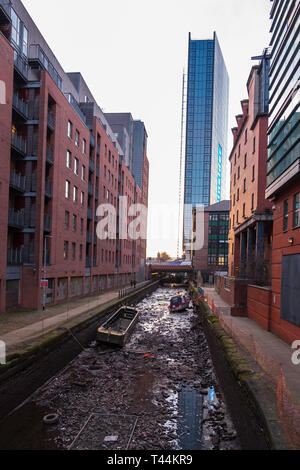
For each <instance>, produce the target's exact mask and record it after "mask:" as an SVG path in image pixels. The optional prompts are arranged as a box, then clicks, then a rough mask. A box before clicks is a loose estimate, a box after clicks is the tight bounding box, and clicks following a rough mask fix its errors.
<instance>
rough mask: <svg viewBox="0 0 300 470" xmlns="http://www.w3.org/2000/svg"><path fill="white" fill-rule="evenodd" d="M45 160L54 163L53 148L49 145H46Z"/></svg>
mask: <svg viewBox="0 0 300 470" xmlns="http://www.w3.org/2000/svg"><path fill="white" fill-rule="evenodd" d="M46 160H47V162H48V163H50V164H51V165H53V163H54V150H53V148H51V147H47V150H46Z"/></svg>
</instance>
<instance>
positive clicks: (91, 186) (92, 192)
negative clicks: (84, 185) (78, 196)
mask: <svg viewBox="0 0 300 470" xmlns="http://www.w3.org/2000/svg"><path fill="white" fill-rule="evenodd" d="M93 194H94V188H93V185H92V183H89V196H93Z"/></svg>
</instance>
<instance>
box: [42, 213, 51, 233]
mask: <svg viewBox="0 0 300 470" xmlns="http://www.w3.org/2000/svg"><path fill="white" fill-rule="evenodd" d="M44 230H46V231H47V232H51V230H52V220H51V217H50V215H48V214H45V215H44Z"/></svg>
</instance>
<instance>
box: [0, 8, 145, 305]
mask: <svg viewBox="0 0 300 470" xmlns="http://www.w3.org/2000/svg"><path fill="white" fill-rule="evenodd" d="M134 122H135V121H134ZM138 122H140V121H138ZM131 139H132V141H133V142H134V141H135V139H134V136H131ZM0 142H1V151H0V162H1V174H0V194H1V211H0V218H1V220H0V231H1V243H2V246H1V251H0V311H1V312H4V311H6V310H7V309H10V308H15V307H18V306H21V307H23V308H30V309H32V308H33V309H35V308H40V307H41V305H42V302H43V298H42V294H43V292H42V289H41V280H42V279H47V280H48V288H47V291H46V299H45V301H46V303H47V304H55V303H58V302H64V301H67V300H68V299H71V298H76V297H79V296H83V295H87V294H90V293H96V292H98V291H102V290H104V289H110V288H114V287H119V286H122V285H125V284H127V283H128V282H130V280H131V279H133V278H134V277H136V276H138V278H139V280H140V279H141V277H140V271H141V270H140V267H141V265H144V264H145V258H146V253H145V251H144V250H141V244H142V242H141V241H136V242H132V241H131V240H123V241H120V240H118V234H117V239H116V240H100V239H99V238H98V237H97V233H96V229H97V223H98V221H99V220H100V218H99V217H98V216H97V208H98V206H99V205H100V204H104V203H109V204H111V205H112V206H113V207H114V208H115V211H116V213H117V211H118V209H119V196H121V195H126V196H127V197H128V199H129V204H130V203H133V202H136V201H138V202H141V201H142V202H143V203H144V204H145V205H146V206H147V204H148V189H147V188H148V167H145V161H146V162H148V160H147V156H146V155H145V152H144V151H143V152H140V153H139V145H138V136H137V144H136V150H135V159H136V161H137V162H139V160H140V165H141V166H142V167H143V172H142V180H141V182H139V183H138V182H137V181H136V177H135V174H134V168H129V167H128V166H127V165H126V164H125V163H124V151H123V149H122V147H121V145H120V143H119V142H118V139H117V137H116V135H115V133H114V132H113V130H112V128H111V127H110V125H109V123H108V121H107V119H106V118H105V116H104V114H103V113H102V111H101V109H100V107H99V106H98V105H97V103H96V101H95V99H94V98H93V96H92V94H91V92H90V90H89V89H88V87H87V85H86V83H85V82H84V80H83V78H82V76H81V75H80V74H79V73H69V74H66V73H65V72H64V71H63V69H62V67H61V66H60V64H59V62H58V61H57V59H56V58H55V56H54V54H53V52H52V51H51V49H50V48H49V46H48V45H47V43H46V42H45V40H44V39H43V37H42V35H41V33H40V32H39V30H38V29H37V27H36V26H35V24H34V22H33V21H32V19H31V17H30V16H29V14H28V12H27V11H26V9H25V8H24V6H23V4H22V2H21V1H20V0H12V1H11V2H8V1H7V0H5V1H4V0H0ZM133 147H134V146H133ZM145 148H146V146H145ZM133 151H134V149H132V152H133ZM143 243H144V244H145V242H143Z"/></svg>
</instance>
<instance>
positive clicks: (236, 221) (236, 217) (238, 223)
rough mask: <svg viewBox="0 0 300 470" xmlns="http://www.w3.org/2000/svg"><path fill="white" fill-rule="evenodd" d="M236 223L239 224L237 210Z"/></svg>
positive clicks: (237, 212)
mask: <svg viewBox="0 0 300 470" xmlns="http://www.w3.org/2000/svg"><path fill="white" fill-rule="evenodd" d="M236 223H237V224H239V211H236Z"/></svg>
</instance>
